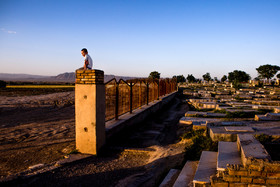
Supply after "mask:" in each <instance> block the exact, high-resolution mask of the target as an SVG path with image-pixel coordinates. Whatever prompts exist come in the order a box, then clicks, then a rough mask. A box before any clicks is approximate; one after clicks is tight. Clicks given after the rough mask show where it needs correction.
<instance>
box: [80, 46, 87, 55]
mask: <svg viewBox="0 0 280 187" xmlns="http://www.w3.org/2000/svg"><path fill="white" fill-rule="evenodd" d="M81 54H82V55H83V56H86V54H88V51H87V49H86V48H83V49H82V50H81Z"/></svg>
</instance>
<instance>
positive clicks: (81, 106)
mask: <svg viewBox="0 0 280 187" xmlns="http://www.w3.org/2000/svg"><path fill="white" fill-rule="evenodd" d="M75 118H76V148H77V149H78V151H79V152H81V153H87V154H94V155H96V154H97V151H98V150H99V149H100V148H101V147H102V146H103V145H104V144H105V86H104V84H76V86H75Z"/></svg>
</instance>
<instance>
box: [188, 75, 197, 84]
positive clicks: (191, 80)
mask: <svg viewBox="0 0 280 187" xmlns="http://www.w3.org/2000/svg"><path fill="white" fill-rule="evenodd" d="M187 80H188V82H189V83H192V82H196V78H195V77H194V76H193V75H192V74H190V75H188V76H187Z"/></svg>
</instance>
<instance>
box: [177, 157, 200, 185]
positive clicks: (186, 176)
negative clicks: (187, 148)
mask: <svg viewBox="0 0 280 187" xmlns="http://www.w3.org/2000/svg"><path fill="white" fill-rule="evenodd" d="M197 164H198V163H197V162H196V161H187V162H186V164H185V166H184V167H183V169H182V171H181V172H180V174H179V176H178V178H177V180H176V181H175V183H174V185H173V187H181V186H188V185H189V184H190V183H191V182H192V180H193V178H194V175H195V171H196V169H197Z"/></svg>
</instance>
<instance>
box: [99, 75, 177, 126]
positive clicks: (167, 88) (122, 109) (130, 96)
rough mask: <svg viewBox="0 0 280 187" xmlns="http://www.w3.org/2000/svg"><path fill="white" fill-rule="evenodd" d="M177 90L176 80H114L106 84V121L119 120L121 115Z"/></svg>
mask: <svg viewBox="0 0 280 187" xmlns="http://www.w3.org/2000/svg"><path fill="white" fill-rule="evenodd" d="M176 90H177V82H176V80H175V79H160V80H151V79H135V80H128V81H124V80H122V79H120V80H119V81H117V80H116V79H112V80H110V81H108V82H107V83H105V94H106V101H105V104H106V113H105V116H106V118H105V120H106V121H109V120H111V119H118V117H119V116H120V115H123V114H125V113H128V112H130V113H131V112H132V111H133V110H135V109H137V108H139V107H141V106H143V105H148V104H149V103H150V102H153V101H156V100H158V99H159V97H162V96H164V95H166V94H170V93H172V92H174V91H176Z"/></svg>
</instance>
